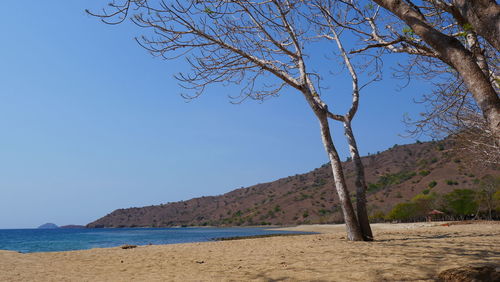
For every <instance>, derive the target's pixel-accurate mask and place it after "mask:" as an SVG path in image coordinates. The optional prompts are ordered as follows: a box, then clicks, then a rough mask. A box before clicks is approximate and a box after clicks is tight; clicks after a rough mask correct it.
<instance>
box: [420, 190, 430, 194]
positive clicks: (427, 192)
mask: <svg viewBox="0 0 500 282" xmlns="http://www.w3.org/2000/svg"><path fill="white" fill-rule="evenodd" d="M429 192H430V190H429V189H425V190H423V191H422V194H424V195H427V194H429Z"/></svg>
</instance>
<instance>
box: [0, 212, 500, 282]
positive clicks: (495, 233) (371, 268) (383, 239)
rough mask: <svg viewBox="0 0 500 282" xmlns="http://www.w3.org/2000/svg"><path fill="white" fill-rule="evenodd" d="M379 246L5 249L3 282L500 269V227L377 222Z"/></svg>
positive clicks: (419, 276)
mask: <svg viewBox="0 0 500 282" xmlns="http://www.w3.org/2000/svg"><path fill="white" fill-rule="evenodd" d="M372 226H373V230H374V233H375V236H376V238H375V241H374V242H348V241H346V240H345V230H344V229H343V228H344V227H343V225H310V226H304V225H303V226H297V227H285V228H272V229H273V230H281V229H283V230H287V231H308V232H311V231H312V232H318V231H319V232H322V233H321V234H312V235H299V236H275V237H267V238H251V239H242V240H229V241H214V242H203V243H184V244H172V245H151V246H138V247H137V248H133V249H126V250H124V249H121V248H119V247H115V248H102V249H90V250H81V251H68V252H50V253H29V254H20V253H17V252H13V251H0V280H1V281H174V280H175V281H177V280H191V281H192V280H198V281H199V280H202V281H229V280H240V281H241V280H245V281H246V280H256V281H269V280H273V279H274V280H280V279H283V280H289V281H298V280H325V281H346V280H353V281H381V280H391V281H393V280H413V281H414V280H421V281H426V280H427V281H430V280H433V279H435V278H436V277H437V274H438V273H439V272H441V271H443V270H445V269H449V268H453V267H459V266H464V265H470V264H472V265H477V264H484V263H493V264H497V265H498V264H500V246H499V244H498V243H497V242H500V224H494V223H488V222H482V223H479V224H467V225H449V226H442V224H441V223H436V222H433V223H410V224H373V225H372Z"/></svg>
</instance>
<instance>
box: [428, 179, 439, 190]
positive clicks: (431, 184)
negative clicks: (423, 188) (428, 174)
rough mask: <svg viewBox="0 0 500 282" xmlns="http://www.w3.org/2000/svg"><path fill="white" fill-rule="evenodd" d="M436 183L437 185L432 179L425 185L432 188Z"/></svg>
mask: <svg viewBox="0 0 500 282" xmlns="http://www.w3.org/2000/svg"><path fill="white" fill-rule="evenodd" d="M436 185H437V182H436V181H435V180H432V181H431V182H429V185H427V186H429V188H431V189H432V188H434V187H435V186H436Z"/></svg>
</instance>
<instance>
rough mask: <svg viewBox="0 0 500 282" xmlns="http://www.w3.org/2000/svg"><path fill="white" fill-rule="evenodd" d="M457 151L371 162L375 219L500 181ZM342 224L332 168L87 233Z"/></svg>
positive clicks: (435, 146)
mask: <svg viewBox="0 0 500 282" xmlns="http://www.w3.org/2000/svg"><path fill="white" fill-rule="evenodd" d="M451 146H452V142H451V141H439V142H436V141H432V142H424V143H422V142H417V143H416V144H410V145H401V146H398V145H395V146H394V147H392V148H391V149H389V150H387V151H384V152H382V153H377V154H375V155H369V156H365V157H363V158H362V159H363V164H364V165H365V170H366V178H367V182H368V183H369V187H368V195H367V196H368V209H369V212H370V214H371V215H373V214H377V213H378V214H380V213H384V214H385V213H387V212H388V211H390V210H391V209H392V207H394V205H396V204H397V203H402V202H405V201H408V200H409V199H411V198H413V197H414V196H416V195H417V194H419V193H422V192H424V193H427V192H428V191H429V190H431V191H432V192H436V193H441V194H443V193H448V192H450V191H452V190H454V189H457V188H460V189H472V188H474V187H476V186H477V183H479V179H481V178H482V177H483V176H485V175H487V174H490V175H499V171H498V168H488V167H482V166H479V165H471V164H469V162H468V159H470V158H471V157H473V156H465V155H459V154H458V153H457V152H456V151H454V150H450V148H451ZM343 165H344V168H345V175H346V180H347V183H348V186H349V188H350V190H351V191H353V189H354V183H353V181H354V177H353V176H354V171H353V168H352V164H351V163H350V162H346V163H344V164H343ZM424 190H427V191H424ZM351 195H354V194H351ZM353 198H354V197H353ZM341 221H342V215H341V213H340V206H339V204H338V198H337V195H336V193H335V190H334V187H333V181H332V174H331V170H330V167H329V165H327V164H325V165H323V166H321V167H320V168H317V169H314V170H313V171H310V172H308V173H305V174H298V175H294V176H289V177H285V178H281V179H278V180H276V181H273V182H269V183H263V184H257V185H254V186H250V187H247V188H241V189H236V190H234V191H231V192H229V193H226V194H223V195H219V196H208V197H201V198H194V199H191V200H188V201H180V202H175V203H166V204H162V205H157V206H147V207H141V208H128V209H118V210H115V211H113V212H112V213H110V214H108V215H106V216H104V217H102V218H100V219H98V220H96V221H94V222H92V223H89V224H88V225H87V227H90V228H92V227H98V228H99V227H167V226H180V225H188V226H190V225H194V226H205V225H210V226H212V225H213V226H220V225H266V224H273V225H274V224H276V225H288V224H307V223H333V222H341Z"/></svg>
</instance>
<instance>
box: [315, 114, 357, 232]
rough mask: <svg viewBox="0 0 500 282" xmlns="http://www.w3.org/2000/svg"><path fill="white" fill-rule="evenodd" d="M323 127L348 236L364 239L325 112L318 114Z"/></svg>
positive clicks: (323, 138)
mask: <svg viewBox="0 0 500 282" xmlns="http://www.w3.org/2000/svg"><path fill="white" fill-rule="evenodd" d="M316 115H317V117H318V119H319V122H320V127H321V138H322V140H323V145H324V146H325V150H326V153H327V154H328V158H329V159H330V163H331V166H332V172H333V179H334V181H335V188H336V190H337V194H338V196H339V201H340V205H341V207H342V212H343V213H344V221H345V225H346V229H347V238H348V239H349V240H350V241H362V240H363V235H362V233H361V229H360V227H359V224H358V220H357V219H356V215H355V213H354V208H353V207H352V203H351V199H350V197H349V191H348V190H347V185H346V184H345V179H344V173H343V170H342V164H341V162H340V158H339V155H338V153H337V150H336V149H335V145H334V144H333V140H332V136H331V133H330V126H329V124H328V118H327V116H326V114H324V113H317V114H316Z"/></svg>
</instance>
